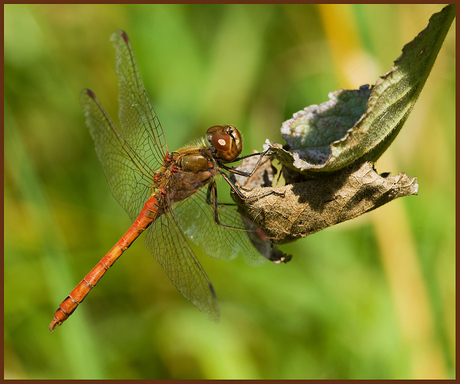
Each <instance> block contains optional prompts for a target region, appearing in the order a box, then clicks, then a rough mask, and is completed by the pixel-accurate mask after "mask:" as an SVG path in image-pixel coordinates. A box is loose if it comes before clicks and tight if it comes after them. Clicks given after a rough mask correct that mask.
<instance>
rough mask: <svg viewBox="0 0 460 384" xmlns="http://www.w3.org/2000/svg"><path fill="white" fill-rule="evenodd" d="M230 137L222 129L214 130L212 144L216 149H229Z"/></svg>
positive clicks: (230, 145)
mask: <svg viewBox="0 0 460 384" xmlns="http://www.w3.org/2000/svg"><path fill="white" fill-rule="evenodd" d="M232 142H233V139H232V137H231V136H230V135H229V134H228V133H226V132H223V131H220V132H215V133H214V135H213V136H212V146H213V147H214V149H215V150H216V151H229V150H230V148H231V147H232Z"/></svg>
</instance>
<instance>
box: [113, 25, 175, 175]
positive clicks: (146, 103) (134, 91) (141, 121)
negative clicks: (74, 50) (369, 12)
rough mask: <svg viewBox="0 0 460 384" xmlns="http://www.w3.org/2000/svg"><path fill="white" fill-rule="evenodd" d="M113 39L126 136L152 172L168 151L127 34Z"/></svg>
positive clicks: (120, 109)
mask: <svg viewBox="0 0 460 384" xmlns="http://www.w3.org/2000/svg"><path fill="white" fill-rule="evenodd" d="M110 40H111V41H112V42H113V45H114V47H115V50H116V71H117V74H118V87H119V91H118V102H119V112H118V115H119V118H120V124H121V129H122V133H123V136H124V137H125V139H126V141H127V142H128V143H129V145H130V146H131V148H132V149H133V150H134V151H135V152H136V153H137V155H138V156H139V157H140V158H141V159H143V161H145V162H146V163H147V164H148V165H149V166H150V167H151V169H152V170H153V171H155V170H156V169H158V168H159V167H160V166H161V165H162V164H163V159H164V158H165V156H166V155H167V153H168V148H167V145H166V140H165V136H164V132H163V128H162V127H161V124H160V121H159V119H158V117H157V115H156V113H155V111H154V109H153V107H152V105H151V103H150V100H149V97H148V95H147V91H146V90H145V88H144V84H143V82H142V78H141V74H140V72H139V68H138V66H137V62H136V58H135V56H134V51H133V48H132V46H131V42H130V41H129V38H128V35H127V34H126V32H124V31H117V32H115V33H114V34H113V35H112V36H111V37H110Z"/></svg>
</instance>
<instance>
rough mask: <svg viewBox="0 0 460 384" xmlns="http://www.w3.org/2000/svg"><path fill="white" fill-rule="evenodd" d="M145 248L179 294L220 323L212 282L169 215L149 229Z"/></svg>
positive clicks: (160, 218) (165, 215)
mask: <svg viewBox="0 0 460 384" xmlns="http://www.w3.org/2000/svg"><path fill="white" fill-rule="evenodd" d="M145 245H146V246H147V249H148V250H149V251H150V253H151V254H152V255H153V256H154V257H155V259H156V260H157V261H158V262H159V263H160V265H161V266H162V267H163V269H164V270H165V272H166V274H167V275H168V277H169V279H170V280H171V282H172V283H173V284H174V286H175V287H176V288H177V289H178V290H179V292H180V293H182V294H183V295H184V297H185V298H187V299H188V300H190V301H191V302H192V303H193V304H194V305H195V306H196V307H198V309H200V310H201V311H203V312H205V313H206V314H207V316H208V317H209V318H210V319H212V320H214V321H219V307H218V304H217V299H216V295H215V293H214V289H213V287H212V284H211V281H210V280H209V278H208V276H207V275H206V272H205V271H204V269H203V267H202V266H201V264H200V262H199V261H198V259H197V258H196V256H195V254H194V253H193V251H192V249H191V248H190V246H189V244H188V243H187V240H186V239H185V237H184V235H183V233H182V232H181V230H180V228H179V227H178V226H177V224H176V223H175V222H174V220H172V219H171V218H170V217H169V216H168V214H167V213H165V214H163V215H162V216H160V217H159V218H158V219H157V220H156V221H155V222H154V223H153V224H152V225H151V226H150V228H149V229H148V230H147V236H146V238H145Z"/></svg>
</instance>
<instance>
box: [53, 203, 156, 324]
mask: <svg viewBox="0 0 460 384" xmlns="http://www.w3.org/2000/svg"><path fill="white" fill-rule="evenodd" d="M161 213H162V212H160V211H159V209H158V201H157V199H156V197H155V196H152V197H151V198H150V199H149V200H148V201H147V203H146V204H145V205H144V208H143V209H142V211H141V213H140V214H139V216H138V218H137V219H136V220H135V221H134V223H133V225H132V226H131V227H130V228H129V229H128V231H127V232H126V233H125V234H124V235H123V236H122V237H121V239H120V240H118V242H117V243H116V244H115V245H114V246H113V248H112V249H111V250H110V251H109V252H108V253H107V254H106V255H105V256H104V257H103V258H102V259H101V261H99V263H97V264H96V266H95V267H94V268H93V269H92V270H91V272H89V273H88V274H87V275H86V276H85V278H84V279H83V280H82V281H81V282H80V283H79V284H78V285H77V286H76V287H75V288H74V289H73V290H72V292H70V294H69V296H67V298H66V299H65V300H64V301H63V302H62V303H61V304H60V305H59V308H58V309H57V311H56V312H55V313H54V318H53V320H52V321H51V324H50V327H49V330H50V332H52V331H53V330H55V329H56V328H57V327H59V326H60V325H61V324H62V323H63V322H64V321H66V320H67V319H68V318H69V316H70V315H71V314H72V313H73V312H74V311H75V310H76V309H77V307H78V305H79V304H80V303H81V302H82V301H83V300H84V299H85V297H86V295H88V293H89V292H90V291H91V289H93V288H94V286H95V285H96V284H97V283H98V281H99V280H100V279H101V278H102V276H104V274H105V272H106V271H107V270H108V269H109V268H110V267H111V266H112V265H113V264H114V263H115V261H117V260H118V258H119V257H120V256H121V255H122V254H123V252H124V251H126V250H127V249H128V248H129V246H130V245H131V244H132V243H133V242H134V240H136V239H137V238H138V237H139V235H140V234H141V233H142V232H144V230H145V229H146V228H147V227H148V226H149V225H150V224H152V222H153V221H154V220H155V219H156V218H157V217H158V216H159V215H160V214H161Z"/></svg>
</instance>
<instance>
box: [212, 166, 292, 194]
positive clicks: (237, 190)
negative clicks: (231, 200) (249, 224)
mask: <svg viewBox="0 0 460 384" xmlns="http://www.w3.org/2000/svg"><path fill="white" fill-rule="evenodd" d="M253 173H254V171H253ZM221 175H222V176H223V178H224V179H225V181H226V182H227V183H229V184H230V187H232V189H233V190H234V191H235V192H236V194H237V195H238V196H239V197H240V199H241V200H253V199H258V198H259V197H264V196H268V195H278V196H284V192H278V191H273V190H269V191H266V192H263V193H259V194H258V195H255V196H249V197H248V196H245V195H244V194H243V192H241V190H240V189H239V188H238V187H237V186H236V184H235V183H234V182H233V181H231V180H230V178H229V177H228V176H227V175H226V174H225V173H223V172H222V173H221Z"/></svg>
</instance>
